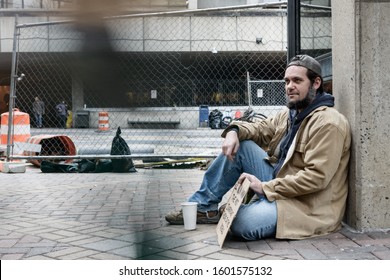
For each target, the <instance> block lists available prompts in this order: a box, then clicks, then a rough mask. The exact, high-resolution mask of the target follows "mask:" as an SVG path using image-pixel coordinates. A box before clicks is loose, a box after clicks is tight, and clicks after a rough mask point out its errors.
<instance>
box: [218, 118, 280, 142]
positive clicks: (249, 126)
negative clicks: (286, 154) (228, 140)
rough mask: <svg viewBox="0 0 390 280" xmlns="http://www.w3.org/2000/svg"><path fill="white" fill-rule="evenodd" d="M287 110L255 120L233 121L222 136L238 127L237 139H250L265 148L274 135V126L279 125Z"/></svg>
mask: <svg viewBox="0 0 390 280" xmlns="http://www.w3.org/2000/svg"><path fill="white" fill-rule="evenodd" d="M285 114H287V111H281V112H280V113H278V114H277V115H275V116H274V117H270V118H267V119H265V120H261V121H257V122H253V123H252V122H242V121H233V122H232V123H231V125H229V126H228V127H227V128H226V129H225V130H224V131H223V132H222V135H221V136H222V137H225V136H226V133H227V132H228V131H229V130H230V129H231V128H232V127H236V128H238V139H239V140H240V141H243V140H252V141H254V142H255V143H256V144H257V145H259V146H260V147H262V148H265V147H266V146H268V145H269V143H270V141H271V140H272V138H273V137H274V135H275V132H276V128H277V127H280V123H281V122H284V121H285V118H284V115H285Z"/></svg>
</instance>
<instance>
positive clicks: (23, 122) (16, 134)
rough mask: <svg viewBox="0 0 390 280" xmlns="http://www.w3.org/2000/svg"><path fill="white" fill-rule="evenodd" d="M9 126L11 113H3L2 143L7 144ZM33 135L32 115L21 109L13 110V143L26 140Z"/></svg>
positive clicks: (0, 135) (0, 133)
mask: <svg viewBox="0 0 390 280" xmlns="http://www.w3.org/2000/svg"><path fill="white" fill-rule="evenodd" d="M8 126H9V113H8V112H6V113H3V114H1V132H0V138H1V140H0V141H1V144H2V145H6V144H7V139H8ZM30 136H31V134H30V115H29V114H27V113H23V112H20V111H19V109H14V110H13V111H12V130H11V138H10V140H11V143H10V144H13V143H14V142H26V141H27V139H28V138H29V137H30Z"/></svg>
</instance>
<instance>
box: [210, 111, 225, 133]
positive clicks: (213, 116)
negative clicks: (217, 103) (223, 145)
mask: <svg viewBox="0 0 390 280" xmlns="http://www.w3.org/2000/svg"><path fill="white" fill-rule="evenodd" d="M222 116H223V114H222V112H221V111H219V110H218V109H214V110H212V111H211V112H210V114H209V126H210V127H211V128H212V129H219V128H222Z"/></svg>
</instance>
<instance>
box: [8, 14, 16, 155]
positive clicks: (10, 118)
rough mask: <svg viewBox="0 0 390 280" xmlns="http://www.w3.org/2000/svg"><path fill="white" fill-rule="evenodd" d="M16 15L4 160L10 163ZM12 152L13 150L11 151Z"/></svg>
mask: <svg viewBox="0 0 390 280" xmlns="http://www.w3.org/2000/svg"><path fill="white" fill-rule="evenodd" d="M17 25H18V15H15V28H14V41H13V46H12V64H11V81H10V83H11V84H10V86H11V88H10V93H9V106H8V113H9V114H8V135H7V151H6V160H7V161H10V157H11V147H13V145H14V143H13V141H11V139H12V136H11V133H12V132H13V114H14V110H13V109H14V104H15V83H16V81H15V78H16V77H17V75H16V44H17V37H18V28H17ZM12 152H13V149H12Z"/></svg>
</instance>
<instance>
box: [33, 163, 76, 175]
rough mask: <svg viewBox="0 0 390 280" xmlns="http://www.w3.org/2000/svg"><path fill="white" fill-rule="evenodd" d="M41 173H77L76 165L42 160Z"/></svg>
mask: <svg viewBox="0 0 390 280" xmlns="http://www.w3.org/2000/svg"><path fill="white" fill-rule="evenodd" d="M40 168H41V171H42V172H43V173H77V171H78V168H77V164H65V163H54V162H51V161H46V160H43V161H42V162H41V166H40Z"/></svg>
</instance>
